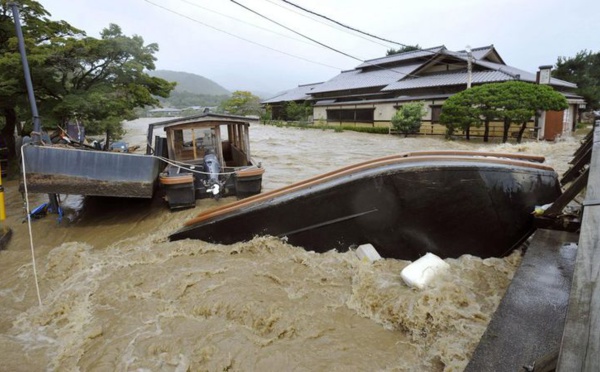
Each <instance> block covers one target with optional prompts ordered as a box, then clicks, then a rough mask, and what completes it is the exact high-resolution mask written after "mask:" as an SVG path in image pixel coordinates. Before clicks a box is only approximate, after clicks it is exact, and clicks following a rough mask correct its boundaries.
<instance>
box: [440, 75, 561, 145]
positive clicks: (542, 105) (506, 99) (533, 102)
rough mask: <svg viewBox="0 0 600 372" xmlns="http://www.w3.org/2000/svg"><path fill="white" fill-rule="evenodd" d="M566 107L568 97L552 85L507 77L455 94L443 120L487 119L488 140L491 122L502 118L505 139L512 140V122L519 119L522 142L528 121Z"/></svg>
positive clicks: (518, 137)
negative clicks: (502, 80) (540, 112)
mask: <svg viewBox="0 0 600 372" xmlns="http://www.w3.org/2000/svg"><path fill="white" fill-rule="evenodd" d="M566 108H568V103H567V100H566V98H565V97H564V96H563V95H562V94H560V93H558V92H556V91H554V90H553V89H552V88H551V87H550V86H547V85H539V84H531V83H526V82H522V81H507V82H503V83H490V84H484V85H480V86H476V87H473V88H471V89H467V90H465V91H462V92H459V93H457V94H455V95H453V96H452V97H450V98H449V99H448V100H447V101H446V102H445V103H444V106H443V107H442V115H441V117H440V121H442V122H443V123H445V124H450V125H459V126H460V125H464V123H473V122H475V121H477V120H478V121H479V122H481V121H483V122H484V123H485V125H486V132H485V137H484V140H487V135H488V133H489V122H490V121H491V120H494V119H495V120H501V121H502V122H503V134H502V141H503V142H507V141H508V131H509V129H510V125H511V124H512V123H517V124H520V125H521V127H520V129H519V133H518V136H517V142H521V140H522V138H523V133H524V131H525V128H526V126H527V122H529V120H531V118H532V117H534V116H535V115H537V113H538V112H539V111H544V110H556V111H559V110H564V109H566ZM469 125H470V124H469Z"/></svg>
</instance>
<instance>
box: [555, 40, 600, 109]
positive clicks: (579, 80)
mask: <svg viewBox="0 0 600 372" xmlns="http://www.w3.org/2000/svg"><path fill="white" fill-rule="evenodd" d="M552 76H553V77H555V78H557V79H562V80H566V81H570V82H572V83H575V84H577V90H576V92H577V94H579V95H580V96H582V97H583V98H584V99H585V101H586V102H587V108H588V109H590V110H598V109H600V52H597V53H592V52H591V51H587V50H582V51H581V52H579V53H577V55H575V57H572V58H567V57H558V60H557V62H556V68H555V69H554V71H552Z"/></svg>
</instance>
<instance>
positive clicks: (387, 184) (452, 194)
mask: <svg viewBox="0 0 600 372" xmlns="http://www.w3.org/2000/svg"><path fill="white" fill-rule="evenodd" d="M543 160H544V159H543V157H535V156H526V155H515V154H498V153H479V152H415V153H404V154H399V155H394V156H389V157H384V158H380V159H375V160H372V161H368V162H364V163H360V164H356V165H353V166H349V167H346V168H343V169H340V170H337V171H334V172H331V173H327V174H324V175H321V176H318V177H314V178H311V179H309V180H306V181H303V182H299V183H296V184H293V185H290V186H288V187H285V188H282V189H278V190H274V191H271V192H268V193H265V194H261V195H256V196H254V197H251V198H248V199H245V200H241V201H238V202H235V203H232V204H229V205H226V206H223V207H220V208H216V209H213V210H209V211H206V212H204V213H201V214H200V215H198V216H197V217H196V218H195V219H193V220H191V221H188V222H187V223H186V224H185V226H184V227H183V228H182V229H180V230H179V231H176V232H175V233H173V234H172V235H171V236H170V239H171V240H179V239H186V238H192V239H201V240H205V241H208V242H213V243H223V244H231V243H234V242H239V241H246V240H250V239H252V238H253V237H254V236H256V235H272V236H277V237H281V238H285V239H287V241H288V242H289V243H291V244H294V245H298V246H302V247H304V248H305V249H307V250H314V251H317V252H324V251H328V250H331V249H337V250H340V251H345V250H348V249H350V248H352V247H356V246H358V245H360V244H366V243H370V244H372V245H373V246H374V247H375V248H376V249H377V250H378V252H379V253H380V254H381V255H382V256H383V257H392V258H398V259H409V260H413V259H416V258H418V257H420V256H422V255H423V254H425V253H426V252H432V253H434V254H436V255H438V256H441V257H458V256H461V255H463V254H472V255H476V256H480V257H490V256H503V255H505V254H507V253H508V252H510V251H511V250H512V249H514V248H515V247H517V246H518V245H519V244H520V243H521V242H522V241H523V240H524V239H526V238H527V237H528V236H529V235H530V234H531V232H532V231H533V216H532V212H533V210H534V208H535V206H536V205H543V204H547V203H551V202H553V201H554V200H555V199H556V198H557V197H558V196H559V195H560V193H561V190H560V186H559V182H558V178H557V174H556V172H555V171H554V170H553V169H552V168H550V167H548V166H545V165H543V164H541V162H543Z"/></svg>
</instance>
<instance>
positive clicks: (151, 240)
mask: <svg viewBox="0 0 600 372" xmlns="http://www.w3.org/2000/svg"><path fill="white" fill-rule="evenodd" d="M148 122H149V121H148V119H139V120H137V121H134V122H130V123H128V124H127V127H128V128H129V133H128V138H129V141H130V144H140V145H141V149H140V151H141V150H142V149H143V148H144V145H145V142H144V141H145V129H146V125H147V123H148ZM251 145H252V151H253V156H254V158H255V159H256V160H258V161H260V162H262V164H263V166H264V167H265V168H266V173H265V176H264V189H265V190H271V189H274V188H277V187H280V186H285V185H288V184H290V183H292V182H295V181H299V180H301V179H304V178H308V177H310V176H313V175H316V174H320V173H324V172H326V171H329V170H332V169H336V168H338V167H341V166H344V165H347V164H350V163H355V162H359V161H363V160H367V159H371V158H374V157H378V156H382V155H389V154H394V153H398V152H403V151H415V150H429V149H438V150H440V149H455V150H465V149H476V150H484V151H508V152H523V153H530V154H539V155H545V156H547V163H549V164H550V165H552V166H554V167H555V169H557V171H558V172H559V173H562V172H564V171H565V170H566V169H567V167H568V164H567V163H568V161H569V160H570V158H571V156H572V154H573V152H574V151H575V149H576V147H577V146H578V142H577V140H576V139H572V138H568V139H565V140H563V141H560V142H557V143H546V142H540V143H525V144H521V145H500V144H482V143H481V142H474V143H466V142H463V141H445V140H443V139H440V138H433V137H425V138H423V137H419V138H401V137H397V136H386V135H371V134H361V133H354V132H343V133H335V132H333V131H323V130H306V129H305V130H302V129H296V128H277V127H274V126H264V125H254V126H252V127H251ZM5 186H6V204H7V213H8V218H7V221H6V223H5V225H8V226H10V227H11V228H12V230H13V238H12V240H11V242H10V244H9V245H8V248H7V249H6V250H5V251H2V252H0V370H2V371H45V370H47V371H76V370H80V371H129V370H136V371H223V370H231V371H282V370H296V371H414V370H418V371H460V370H462V369H464V367H465V366H466V364H467V363H468V360H469V357H470V356H471V354H472V352H473V350H474V349H475V347H476V346H477V343H478V341H479V338H480V337H481V335H482V334H483V332H484V330H485V328H486V326H487V324H488V322H489V320H490V317H491V315H492V314H493V312H494V310H495V309H496V307H497V305H498V303H499V301H500V299H501V298H502V295H503V293H504V292H505V290H506V288H507V286H508V284H509V283H510V280H511V278H512V276H513V274H514V272H515V269H516V268H517V266H518V265H519V263H520V259H521V256H520V254H519V252H516V253H514V254H512V255H511V256H509V257H506V258H502V259H499V258H492V259H485V260H482V259H479V258H476V257H472V256H463V257H460V258H458V259H446V260H445V261H446V262H447V263H448V264H449V265H450V268H449V270H448V271H447V272H446V273H445V274H444V275H443V276H441V277H439V278H437V280H436V281H434V282H433V283H432V285H431V286H430V287H428V288H426V289H424V290H414V289H411V288H409V287H407V286H406V285H405V284H404V283H403V282H402V280H401V278H400V271H401V270H402V268H404V267H405V266H406V265H407V264H408V263H409V262H407V261H401V260H394V259H385V260H381V261H378V262H375V263H373V264H369V263H365V262H362V261H360V260H359V259H358V258H357V257H356V256H355V254H354V252H345V253H339V252H335V251H330V252H328V253H325V254H316V253H312V252H307V251H305V250H303V249H302V248H300V247H294V246H291V245H288V244H286V243H285V242H282V241H280V240H278V239H276V238H272V237H257V238H255V239H253V240H252V241H250V242H245V243H238V244H234V245H231V246H224V245H215V244H209V243H205V242H201V241H177V242H167V240H166V237H167V236H168V234H169V233H171V232H173V231H175V230H176V229H178V228H179V227H181V226H182V224H183V222H184V221H186V220H187V219H189V218H191V217H193V216H195V215H196V214H198V213H199V212H200V211H201V210H203V209H205V208H209V207H212V206H215V205H218V204H224V203H228V202H230V201H232V200H233V199H232V198H227V199H222V200H220V201H214V200H202V201H198V202H197V207H196V208H195V209H190V210H185V211H181V212H176V213H171V212H170V211H169V210H168V208H167V206H166V203H165V202H164V201H163V200H160V198H156V200H153V201H147V200H141V201H140V200H118V199H109V198H108V199H107V198H86V199H84V198H81V197H78V196H63V197H62V199H63V207H64V209H65V218H63V220H62V221H61V222H60V223H59V222H58V221H57V218H56V216H48V217H46V218H43V219H40V220H35V221H33V223H32V236H33V248H34V251H35V260H36V262H35V268H36V271H34V266H33V264H32V253H31V246H30V241H29V234H28V229H27V224H26V223H22V221H23V217H24V214H25V213H24V209H23V199H22V197H21V195H20V194H19V193H18V191H17V182H16V181H9V182H5ZM29 200H30V203H31V206H32V207H33V206H36V205H38V204H39V203H42V202H43V201H45V197H44V195H29ZM481 244H485V242H482V243H481ZM36 272H37V280H38V283H39V293H40V299H41V305H39V304H38V296H37V290H36V281H35V273H36Z"/></svg>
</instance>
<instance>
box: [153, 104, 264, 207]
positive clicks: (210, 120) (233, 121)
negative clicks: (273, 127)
mask: <svg viewBox="0 0 600 372" xmlns="http://www.w3.org/2000/svg"><path fill="white" fill-rule="evenodd" d="M159 125H160V126H163V127H164V130H165V133H166V146H167V151H168V158H169V160H168V161H167V163H168V164H167V166H166V167H165V169H164V170H163V172H162V173H160V175H159V182H160V185H161V186H162V187H163V188H164V190H165V194H166V199H167V201H168V203H169V207H170V208H171V209H178V208H188V207H194V206H195V205H196V199H200V198H207V197H213V198H220V197H223V196H230V195H236V196H237V197H238V198H244V197H247V196H251V195H255V194H258V193H260V191H261V188H262V175H263V173H264V171H265V170H264V168H262V166H261V165H260V164H256V163H255V161H254V160H253V159H252V157H251V155H250V139H249V126H250V122H249V119H248V118H246V117H242V116H233V115H219V114H212V113H207V114H203V115H199V116H194V117H187V118H182V119H176V120H173V121H168V122H163V123H159Z"/></svg>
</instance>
